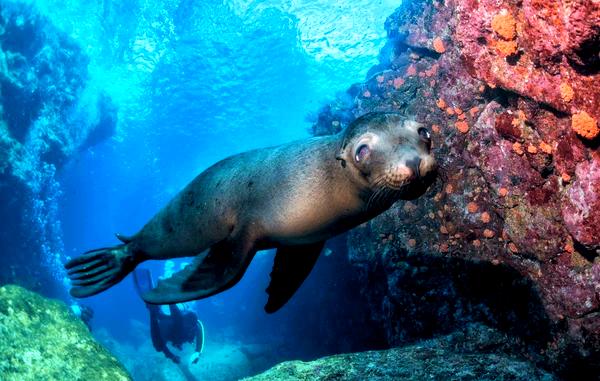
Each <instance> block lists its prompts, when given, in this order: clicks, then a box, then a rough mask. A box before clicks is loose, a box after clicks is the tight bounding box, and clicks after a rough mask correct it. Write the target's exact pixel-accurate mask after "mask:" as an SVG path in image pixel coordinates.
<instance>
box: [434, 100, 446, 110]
mask: <svg viewBox="0 0 600 381" xmlns="http://www.w3.org/2000/svg"><path fill="white" fill-rule="evenodd" d="M435 103H436V104H437V106H438V107H439V108H441V109H442V110H443V109H445V108H446V101H445V100H443V99H442V98H440V99H438V100H437V102H435Z"/></svg>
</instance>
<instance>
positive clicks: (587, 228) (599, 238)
mask: <svg viewBox="0 0 600 381" xmlns="http://www.w3.org/2000/svg"><path fill="white" fill-rule="evenodd" d="M575 173H576V175H577V179H576V180H575V181H574V182H573V185H572V186H571V187H570V188H569V190H568V191H567V193H566V200H565V201H564V203H563V207H562V215H563V219H564V221H565V226H566V227H567V229H568V230H569V232H570V233H571V235H572V236H573V238H575V239H576V240H577V241H578V242H579V243H581V244H582V245H584V246H586V247H588V248H600V159H599V158H598V157H595V158H594V159H592V160H591V161H589V162H582V163H580V164H579V165H577V169H576V170H575Z"/></svg>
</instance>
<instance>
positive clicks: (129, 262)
mask: <svg viewBox="0 0 600 381" xmlns="http://www.w3.org/2000/svg"><path fill="white" fill-rule="evenodd" d="M137 263H138V262H137V261H136V259H135V257H134V255H132V254H131V252H130V250H129V248H128V247H127V245H118V246H114V247H109V248H104V249H97V250H92V251H88V252H87V253H85V254H82V255H81V256H79V257H77V258H73V259H71V260H70V261H68V262H67V263H66V264H65V269H67V275H68V276H69V278H70V279H71V285H72V286H73V288H71V295H72V296H74V297H76V298H86V297H88V296H92V295H96V294H98V293H100V292H102V291H104V290H106V289H107V288H109V287H112V286H114V285H115V284H117V283H119V282H120V281H121V280H122V279H123V278H125V276H127V274H129V273H130V272H131V271H132V270H133V269H134V268H135V266H136V265H137Z"/></svg>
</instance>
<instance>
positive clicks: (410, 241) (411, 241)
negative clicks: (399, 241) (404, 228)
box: [408, 238, 417, 247]
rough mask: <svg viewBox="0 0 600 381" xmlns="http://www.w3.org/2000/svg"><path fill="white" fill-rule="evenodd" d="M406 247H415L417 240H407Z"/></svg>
mask: <svg viewBox="0 0 600 381" xmlns="http://www.w3.org/2000/svg"><path fill="white" fill-rule="evenodd" d="M408 246H410V247H415V246H417V240H415V239H414V238H411V239H409V240H408Z"/></svg>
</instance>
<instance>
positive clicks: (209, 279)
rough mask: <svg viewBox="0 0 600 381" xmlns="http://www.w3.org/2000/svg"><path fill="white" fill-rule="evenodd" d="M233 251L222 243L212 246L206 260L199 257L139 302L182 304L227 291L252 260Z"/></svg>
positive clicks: (228, 245) (143, 296)
mask: <svg viewBox="0 0 600 381" xmlns="http://www.w3.org/2000/svg"><path fill="white" fill-rule="evenodd" d="M234 251H235V249H234V248H233V247H232V246H231V245H230V244H229V243H228V242H226V241H224V242H220V243H218V244H216V245H213V246H212V247H211V248H210V251H209V253H208V255H207V256H206V257H203V256H201V255H199V256H197V257H196V258H194V261H193V262H192V263H190V264H189V265H187V266H186V267H185V268H184V269H183V270H181V271H179V272H177V273H175V274H174V275H173V276H171V277H170V278H168V279H164V280H160V281H158V285H157V286H156V287H155V288H154V289H152V290H150V291H149V292H146V293H145V294H143V295H142V299H144V301H145V302H146V303H150V304H172V303H183V302H187V301H190V300H196V299H202V298H206V297H209V296H211V295H214V294H217V293H219V292H221V291H225V290H227V289H228V288H230V287H232V286H233V285H235V284H236V283H237V282H238V281H239V280H240V278H241V277H242V275H243V274H244V272H245V271H246V269H247V268H248V265H249V264H250V260H251V259H252V255H250V254H243V253H237V252H234Z"/></svg>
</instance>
